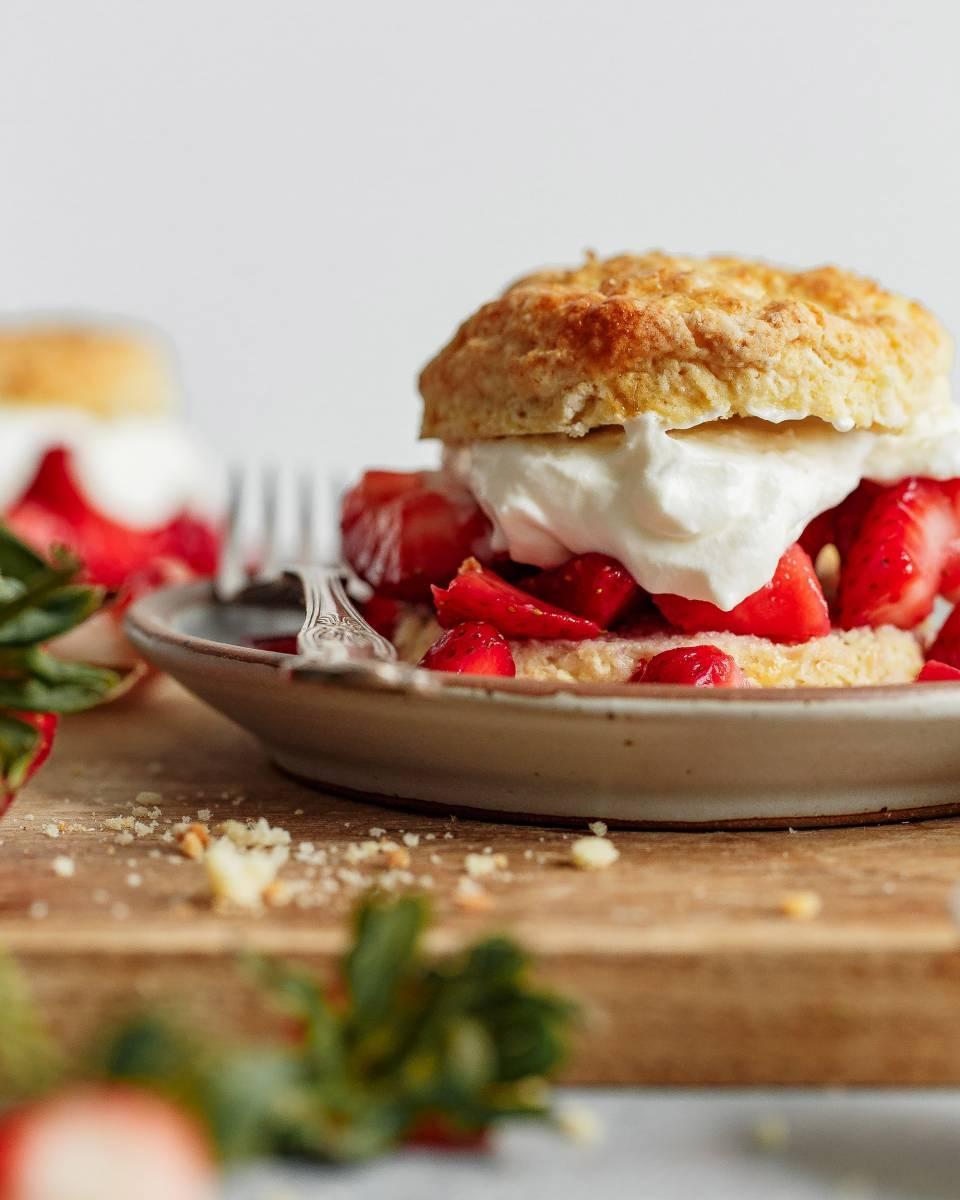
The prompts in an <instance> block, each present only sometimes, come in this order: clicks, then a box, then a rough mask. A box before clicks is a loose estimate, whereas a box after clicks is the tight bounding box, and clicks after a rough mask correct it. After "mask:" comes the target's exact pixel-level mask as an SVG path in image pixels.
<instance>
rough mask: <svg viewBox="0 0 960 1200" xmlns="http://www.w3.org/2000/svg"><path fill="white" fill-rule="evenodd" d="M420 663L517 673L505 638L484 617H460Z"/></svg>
mask: <svg viewBox="0 0 960 1200" xmlns="http://www.w3.org/2000/svg"><path fill="white" fill-rule="evenodd" d="M420 666H421V667H425V668H426V669H427V670H428V671H452V672H453V673H454V674H455V675H506V676H513V675H516V673H517V668H516V665H515V663H514V661H513V655H512V654H511V653H510V646H509V644H508V643H507V639H506V638H505V637H504V636H503V634H501V633H498V632H497V630H496V629H494V627H493V626H492V625H488V624H487V623H486V622H485V621H464V622H463V624H462V625H454V627H453V628H452V629H448V630H447V632H446V633H445V634H443V635H442V636H441V637H439V638H437V640H436V641H435V642H434V643H433V645H432V646H431V647H430V649H429V650H428V651H427V652H426V654H425V655H424V656H423V658H422V659H421V660H420Z"/></svg>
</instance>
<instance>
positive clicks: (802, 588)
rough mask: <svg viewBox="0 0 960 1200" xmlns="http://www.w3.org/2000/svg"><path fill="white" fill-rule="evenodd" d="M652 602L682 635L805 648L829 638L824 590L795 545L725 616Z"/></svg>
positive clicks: (712, 609)
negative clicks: (722, 635) (747, 637)
mask: <svg viewBox="0 0 960 1200" xmlns="http://www.w3.org/2000/svg"><path fill="white" fill-rule="evenodd" d="M653 599H654V603H655V604H656V605H657V607H658V608H659V609H660V611H661V612H662V613H663V615H664V616H665V617H666V618H667V620H668V621H669V622H670V624H671V625H675V626H676V627H677V628H678V629H682V630H683V631H684V632H685V633H708V632H714V633H718V632H721V631H727V632H729V633H740V634H755V635H756V636H757V637H765V638H770V640H771V641H774V642H806V641H809V640H810V638H815V637H824V636H826V634H828V633H829V632H830V614H829V612H828V610H827V601H826V599H825V597H824V595H823V588H822V587H821V585H820V580H819V579H817V575H816V572H815V571H814V569H813V563H812V562H811V561H810V555H809V554H807V552H806V551H805V550H804V549H803V548H802V547H801V546H800V544H799V543H797V542H794V544H793V545H792V546H790V547H789V548H788V549H787V550H786V552H785V553H784V555H783V557H782V558H781V559H780V562H779V563H778V564H777V569H776V572H775V573H774V576H773V578H772V579H771V580H770V582H769V583H766V584H764V585H763V587H762V588H760V590H759V591H756V592H754V593H753V595H752V596H748V597H747V598H746V600H742V601H741V602H740V603H739V604H738V605H737V606H736V607H735V608H731V609H730V610H729V612H725V611H724V610H723V609H722V608H718V607H717V606H716V605H715V604H710V603H709V601H706V600H687V599H685V598H684V597H683V596H654V598H653Z"/></svg>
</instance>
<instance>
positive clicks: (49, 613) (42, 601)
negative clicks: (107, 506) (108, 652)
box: [0, 524, 120, 813]
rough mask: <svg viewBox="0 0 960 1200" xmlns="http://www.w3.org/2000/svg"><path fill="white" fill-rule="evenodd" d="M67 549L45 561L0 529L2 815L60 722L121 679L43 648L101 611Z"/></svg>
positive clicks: (102, 695)
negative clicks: (56, 715) (57, 718)
mask: <svg viewBox="0 0 960 1200" xmlns="http://www.w3.org/2000/svg"><path fill="white" fill-rule="evenodd" d="M79 574H80V563H79V562H78V561H77V559H75V558H74V557H73V556H72V555H71V554H70V553H69V552H68V551H66V550H63V549H57V550H54V551H53V552H52V554H51V556H50V559H49V560H47V559H44V558H42V557H41V556H40V555H39V554H37V553H35V552H34V551H33V550H31V549H30V547H29V546H27V545H26V544H25V543H24V542H22V541H20V539H19V538H17V537H15V536H14V535H13V534H12V533H11V532H10V530H9V529H7V528H6V527H5V526H3V525H2V524H0V813H2V812H3V810H4V809H5V807H6V805H7V804H8V803H9V801H10V799H11V797H12V795H13V793H14V792H15V791H16V790H17V788H19V787H21V786H22V785H23V783H24V782H25V781H26V780H27V779H28V778H29V777H30V775H31V774H32V772H33V771H34V770H35V769H36V768H37V767H38V766H39V765H40V763H41V762H42V760H43V758H44V757H45V756H46V753H47V752H48V751H49V748H50V743H51V741H52V738H53V730H54V727H55V724H56V722H55V721H53V720H41V719H39V716H38V714H53V713H73V712H80V711H81V710H82V709H85V708H90V707H92V706H93V705H95V704H98V703H99V702H100V701H101V700H103V699H104V698H105V697H106V696H107V695H108V694H109V693H110V692H111V691H112V690H113V689H114V688H115V687H116V686H117V685H118V683H119V682H120V681H119V677H118V676H117V675H116V674H115V673H114V672H113V671H105V670H101V669H99V668H96V667H86V666H83V665H81V664H79V663H67V662H61V661H60V660H59V659H57V658H54V657H53V656H52V655H50V654H48V653H47V652H46V651H45V650H44V649H43V646H44V644H45V643H46V642H48V641H50V640H51V639H53V638H57V637H59V636H61V635H62V634H64V633H67V632H68V631H69V630H71V629H73V628H74V627H75V626H77V625H79V624H81V623H82V622H83V621H85V620H86V619H87V617H88V616H90V614H91V613H93V612H95V611H96V610H97V608H99V606H100V604H101V602H102V599H103V593H102V591H101V590H100V589H99V588H94V587H87V586H85V585H81V584H78V583H77V582H76V580H77V578H78V576H79Z"/></svg>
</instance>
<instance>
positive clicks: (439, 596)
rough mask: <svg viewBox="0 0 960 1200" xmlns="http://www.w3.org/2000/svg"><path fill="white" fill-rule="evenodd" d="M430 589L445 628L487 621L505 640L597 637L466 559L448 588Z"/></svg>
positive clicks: (585, 624) (584, 623)
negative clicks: (518, 638) (461, 623)
mask: <svg viewBox="0 0 960 1200" xmlns="http://www.w3.org/2000/svg"><path fill="white" fill-rule="evenodd" d="M432 590H433V599H434V602H435V604H436V606H437V620H438V621H439V622H440V624H441V625H442V626H443V627H444V628H445V629H449V628H450V627H451V626H453V625H459V624H460V622H461V621H487V622H489V623H490V624H491V625H492V626H493V627H494V628H495V629H498V630H499V631H500V632H501V633H502V634H505V635H506V636H507V637H521V638H526V637H529V638H568V639H570V640H571V641H581V640H582V639H583V638H591V637H597V635H598V634H599V633H600V626H599V625H597V623H596V622H595V621H590V620H588V619H587V618H586V617H578V616H576V615H575V614H574V613H569V612H564V611H563V609H561V608H555V607H554V606H553V605H552V604H547V603H546V601H544V600H540V599H538V598H537V597H536V596H531V595H530V593H529V592H524V591H521V590H520V588H518V587H514V586H513V584H512V583H507V581H506V580H505V579H501V578H500V576H499V575H495V574H494V572H493V571H488V570H486V569H485V568H484V567H481V566H480V564H479V563H478V562H477V560H476V559H475V558H468V559H467V560H466V562H465V563H464V564H463V566H462V567H461V568H460V573H459V575H457V576H456V577H455V578H454V579H453V580H452V582H451V583H450V585H449V587H446V588H438V587H435V588H433V589H432Z"/></svg>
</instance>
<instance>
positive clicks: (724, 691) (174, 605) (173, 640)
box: [125, 581, 958, 707]
mask: <svg viewBox="0 0 960 1200" xmlns="http://www.w3.org/2000/svg"><path fill="white" fill-rule="evenodd" d="M207 604H208V605H211V606H212V605H214V604H215V601H214V598H213V588H212V584H211V583H209V582H208V581H199V582H193V583H186V584H178V585H176V586H174V587H166V588H160V589H158V590H157V591H155V592H150V593H149V594H148V595H146V596H142V597H141V598H140V599H139V600H137V601H136V602H135V603H134V604H133V605H131V607H130V609H129V611H128V612H127V614H126V619H125V621H126V625H127V628H128V631H130V632H132V633H133V634H134V635H135V636H139V637H140V638H142V639H144V640H146V641H159V642H163V643H165V644H167V645H169V646H175V647H177V648H179V649H181V650H189V651H193V652H195V653H197V654H200V655H204V656H207V657H211V658H218V659H223V660H227V661H230V662H239V663H247V664H249V665H251V666H254V665H255V666H260V667H268V668H270V669H272V670H275V671H281V670H287V671H288V672H289V675H290V679H291V682H295V683H301V684H310V683H316V682H322V683H323V684H324V685H325V686H329V685H339V686H342V687H344V688H350V689H351V690H354V689H357V688H366V689H369V690H376V691H381V692H383V691H397V692H410V691H411V690H416V691H417V694H419V695H422V696H425V697H426V696H431V695H433V696H442V695H443V694H444V693H445V692H449V691H456V693H457V694H458V696H464V695H466V694H469V693H471V692H472V693H474V694H476V695H477V696H478V697H479V696H482V697H484V698H487V699H489V698H495V697H497V696H498V695H501V696H503V698H504V699H506V698H508V697H509V698H511V699H513V700H520V699H521V698H524V697H527V698H538V699H541V700H549V699H550V698H553V699H559V698H561V697H576V698H577V700H578V701H582V702H584V703H585V704H587V705H589V704H590V702H591V701H597V702H599V701H609V700H620V701H632V702H634V703H635V704H638V705H645V704H646V702H649V701H650V700H655V699H660V700H668V701H672V702H674V703H678V704H679V703H681V702H682V703H684V705H685V706H686V705H688V704H691V703H693V704H701V705H720V704H741V705H742V704H750V705H768V704H777V705H782V704H792V705H794V706H797V707H809V706H810V705H811V704H812V703H816V704H818V705H820V704H829V705H833V706H836V705H839V704H844V703H849V702H850V701H854V702H855V703H856V704H861V703H864V702H866V703H871V702H876V701H882V700H886V701H890V700H892V699H894V698H897V697H900V698H902V697H904V696H906V695H909V694H910V693H911V692H912V690H913V688H914V687H916V686H917V685H916V684H914V683H894V684H878V685H876V686H859V687H836V688H828V687H810V688H762V687H758V688H691V687H684V686H683V685H682V684H647V685H645V686H644V687H643V689H642V693H641V694H638V691H639V689H638V688H637V685H636V684H629V683H555V682H551V681H547V680H534V679H510V678H501V677H497V678H493V677H490V676H479V675H477V676H470V675H453V674H445V673H444V672H442V671H421V670H420V669H419V668H417V667H413V666H410V672H411V673H412V676H414V677H415V676H417V675H419V676H423V677H424V679H425V680H426V679H429V681H430V682H429V686H428V687H424V688H422V689H421V688H415V689H414V688H412V687H411V682H410V678H411V676H410V675H407V678H406V679H400V678H398V679H397V680H395V681H390V682H385V681H384V680H383V679H382V678H377V677H375V676H374V675H373V673H370V674H369V675H367V674H366V673H365V672H362V671H351V672H349V673H344V672H342V671H337V670H335V669H330V668H327V667H324V666H323V665H322V664H318V665H311V666H308V667H302V668H299V669H297V670H296V671H290V670H289V665H290V655H287V654H281V653H279V652H278V651H275V650H261V649H258V648H257V647H255V646H242V645H239V644H237V643H234V642H219V641H215V640H213V639H211V638H205V637H199V636H196V635H194V634H187V633H182V632H181V631H180V630H178V629H176V628H175V627H174V626H173V624H172V621H173V618H174V617H175V616H176V615H177V613H179V612H182V611H183V610H184V609H185V608H188V607H198V606H199V607H203V606H204V605H207ZM406 665H409V664H406ZM406 674H407V673H406V672H405V675H406ZM957 687H958V685H957V684H956V683H951V682H948V681H938V682H932V683H924V684H923V685H922V688H923V692H924V694H925V695H929V696H932V695H933V694H936V693H941V694H942V693H944V692H947V691H954V690H956V689H957ZM618 707H619V706H618Z"/></svg>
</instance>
